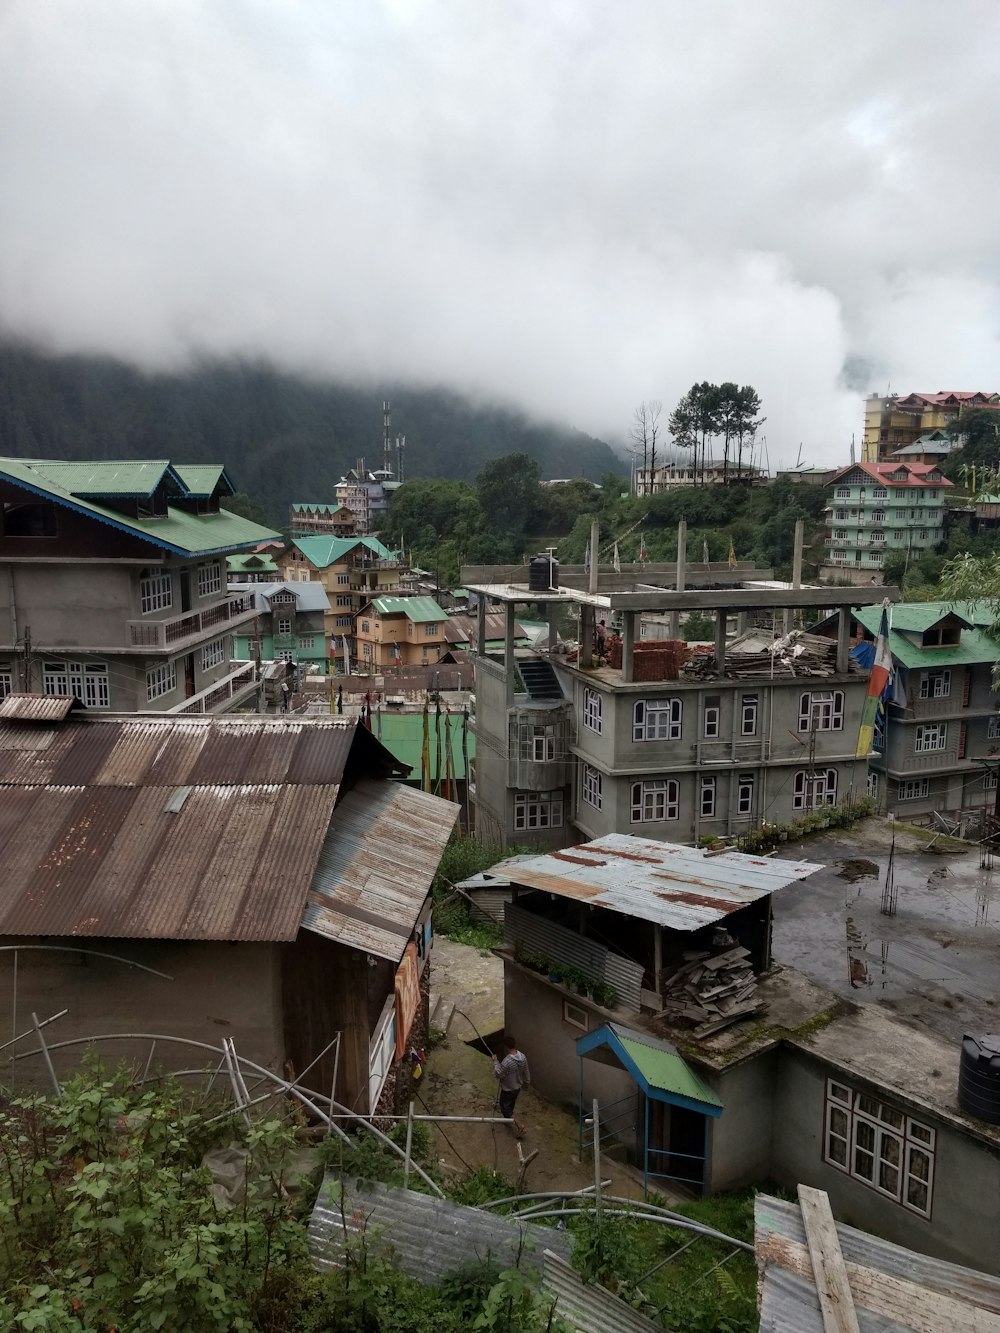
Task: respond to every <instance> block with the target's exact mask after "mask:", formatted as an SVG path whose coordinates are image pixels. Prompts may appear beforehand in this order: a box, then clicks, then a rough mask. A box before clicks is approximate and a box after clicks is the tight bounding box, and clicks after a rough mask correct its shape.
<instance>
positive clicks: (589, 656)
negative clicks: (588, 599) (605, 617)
mask: <svg viewBox="0 0 1000 1333" xmlns="http://www.w3.org/2000/svg"><path fill="white" fill-rule="evenodd" d="M593 665H594V608H593V607H592V606H588V605H586V604H583V605H581V607H580V666H582V667H592V666H593Z"/></svg>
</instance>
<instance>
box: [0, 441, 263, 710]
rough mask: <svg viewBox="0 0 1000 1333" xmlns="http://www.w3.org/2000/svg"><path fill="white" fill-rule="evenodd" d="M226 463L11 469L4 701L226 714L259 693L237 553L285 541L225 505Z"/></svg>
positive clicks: (1, 514) (2, 580)
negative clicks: (57, 697) (24, 697)
mask: <svg viewBox="0 0 1000 1333" xmlns="http://www.w3.org/2000/svg"><path fill="white" fill-rule="evenodd" d="M231 494H233V486H232V483H231V482H230V481H229V478H228V477H227V476H226V473H225V470H224V469H223V468H222V467H220V466H197V467H186V466H180V465H176V466H175V465H173V464H171V463H168V462H164V461H162V460H161V461H155V462H72V463H69V462H56V461H42V460H38V459H31V460H26V459H17V458H5V459H2V460H0V694H5V693H9V692H11V691H14V690H20V691H36V692H37V691H43V692H45V693H47V694H70V695H75V696H76V697H77V698H78V699H79V700H80V701H81V702H82V703H83V704H84V705H85V706H86V707H87V708H95V709H101V708H104V709H111V710H113V711H116V712H133V711H136V710H139V711H142V710H145V709H152V710H155V711H157V712H182V713H188V712H194V713H202V712H205V713H209V712H224V711H226V710H227V709H230V708H234V707H238V706H239V705H240V704H241V703H245V702H249V701H250V700H251V699H252V698H253V697H254V695H255V692H256V679H255V672H254V668H253V664H251V663H248V664H242V665H240V666H238V667H236V668H235V669H234V666H233V663H232V636H233V633H234V631H235V630H237V629H238V628H239V627H240V626H241V625H246V624H247V623H249V622H252V620H253V618H254V615H255V611H254V606H253V600H252V598H250V597H248V596H245V595H242V594H233V593H230V592H229V590H228V588H227V582H226V557H227V556H228V555H229V554H230V553H231V552H234V551H240V550H245V549H247V548H253V547H255V546H257V545H259V544H260V543H261V542H264V541H267V540H268V539H269V538H271V537H274V536H276V535H277V534H275V533H272V532H269V531H268V530H267V529H266V528H262V527H260V526H259V525H258V524H256V523H251V522H249V521H248V520H247V519H244V518H240V517H238V516H237V515H235V514H229V513H227V512H226V511H225V510H224V509H223V508H222V507H221V501H222V500H223V499H224V497H225V496H226V495H231Z"/></svg>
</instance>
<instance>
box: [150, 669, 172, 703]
mask: <svg viewBox="0 0 1000 1333" xmlns="http://www.w3.org/2000/svg"><path fill="white" fill-rule="evenodd" d="M176 688H177V665H176V663H174V662H157V663H156V665H155V666H148V667H147V668H146V701H147V703H152V702H153V700H154V699H159V698H160V697H161V696H162V695H164V694H169V693H170V691H171V690H174V689H176Z"/></svg>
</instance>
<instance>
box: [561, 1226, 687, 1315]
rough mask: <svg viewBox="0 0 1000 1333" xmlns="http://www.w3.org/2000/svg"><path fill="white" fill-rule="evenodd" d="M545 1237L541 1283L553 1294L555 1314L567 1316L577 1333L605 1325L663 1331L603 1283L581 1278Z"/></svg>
mask: <svg viewBox="0 0 1000 1333" xmlns="http://www.w3.org/2000/svg"><path fill="white" fill-rule="evenodd" d="M548 1240H549V1238H548V1237H547V1236H546V1237H545V1239H544V1241H543V1244H544V1245H545V1250H544V1255H543V1259H544V1266H543V1269H542V1287H543V1289H544V1290H545V1291H547V1292H548V1294H549V1295H550V1296H554V1297H555V1299H556V1314H557V1316H558V1317H559V1318H560V1319H566V1320H568V1321H569V1322H570V1323H571V1324H572V1326H573V1328H575V1329H576V1330H577V1333H607V1331H608V1330H609V1329H613V1330H614V1333H663V1325H662V1324H654V1323H653V1322H652V1320H650V1319H647V1318H646V1316H645V1315H644V1314H640V1312H639V1311H638V1310H635V1309H633V1308H632V1306H630V1305H626V1304H625V1302H624V1301H623V1300H622V1299H621V1297H620V1296H616V1295H615V1294H614V1292H611V1291H608V1289H607V1287H602V1286H601V1284H600V1283H599V1282H584V1280H583V1278H581V1277H580V1275H579V1273H578V1272H577V1271H576V1269H575V1268H574V1267H573V1265H572V1264H571V1263H569V1262H568V1261H567V1260H566V1259H564V1258H563V1257H562V1255H560V1254H556V1253H555V1252H554V1251H553V1249H552V1247H551V1245H550V1244H549V1243H548Z"/></svg>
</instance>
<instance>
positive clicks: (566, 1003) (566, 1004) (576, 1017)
mask: <svg viewBox="0 0 1000 1333" xmlns="http://www.w3.org/2000/svg"><path fill="white" fill-rule="evenodd" d="M563 1022H564V1023H568V1024H569V1025H570V1027H574V1028H580V1030H581V1031H583V1032H586V1031H587V1030H588V1029H587V1011H586V1009H582V1008H581V1007H580V1006H579V1005H578V1004H574V1003H573V1001H572V1000H563Z"/></svg>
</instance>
